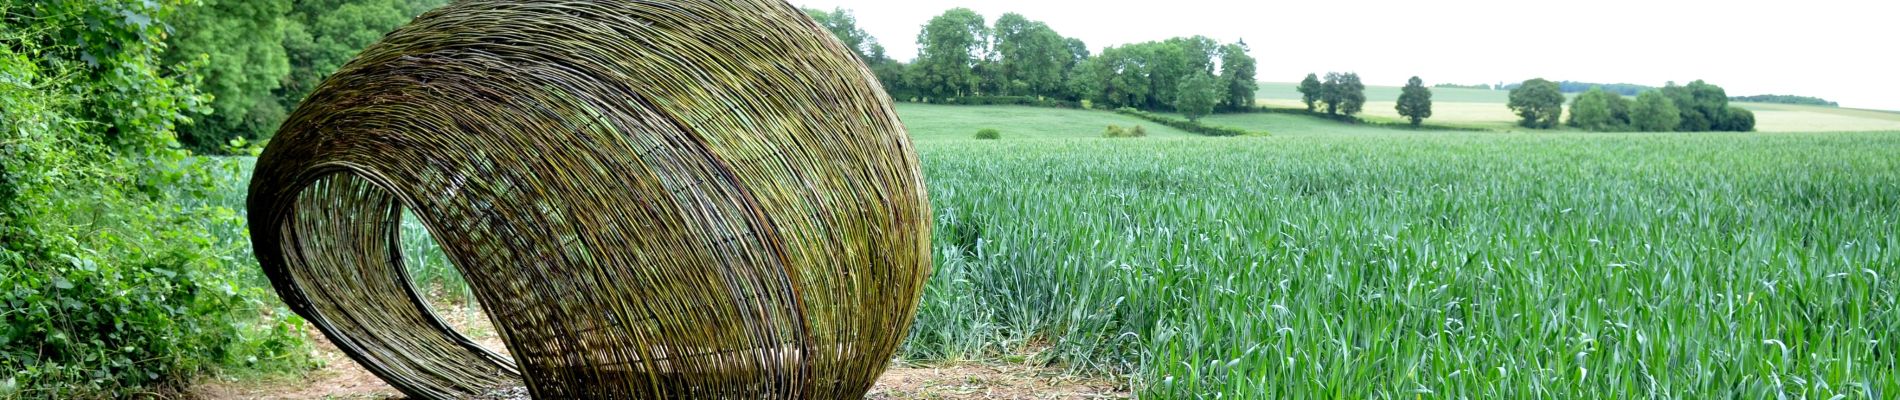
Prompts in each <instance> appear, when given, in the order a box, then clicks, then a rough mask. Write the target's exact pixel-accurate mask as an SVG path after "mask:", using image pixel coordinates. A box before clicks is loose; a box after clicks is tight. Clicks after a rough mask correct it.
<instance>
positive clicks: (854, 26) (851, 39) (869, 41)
mask: <svg viewBox="0 0 1900 400" xmlns="http://www.w3.org/2000/svg"><path fill="white" fill-rule="evenodd" d="M804 10H805V15H808V16H811V19H812V21H815V22H817V23H818V26H822V27H825V30H827V31H831V35H832V36H836V37H837V38H838V41H839V42H844V46H845V47H849V48H851V52H852V53H855V54H857V55H858V60H860V61H864V63H865V64H866V65H876V64H878V63H881V62H885V61H887V60H888V57H885V56H884V45H881V44H878V43H877V38H875V37H871V34H870V33H867V32H865V31H864V30H863V29H859V28H858V17H857V16H856V15H853V14H852V13H851V11H849V10H845V9H843V8H833V9H831V11H824V10H819V9H814V8H806V9H804Z"/></svg>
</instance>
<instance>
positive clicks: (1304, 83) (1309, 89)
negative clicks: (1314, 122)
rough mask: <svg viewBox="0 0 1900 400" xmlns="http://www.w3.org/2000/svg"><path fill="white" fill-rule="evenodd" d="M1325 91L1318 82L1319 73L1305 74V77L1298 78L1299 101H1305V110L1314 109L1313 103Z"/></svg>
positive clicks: (1317, 100)
mask: <svg viewBox="0 0 1900 400" xmlns="http://www.w3.org/2000/svg"><path fill="white" fill-rule="evenodd" d="M1325 93H1326V88H1325V87H1324V84H1322V83H1320V82H1319V74H1306V79H1302V80H1300V102H1302V103H1306V111H1309V112H1311V111H1313V110H1315V109H1316V108H1315V104H1316V103H1318V102H1319V101H1320V97H1321V96H1322V95H1324V94H1325Z"/></svg>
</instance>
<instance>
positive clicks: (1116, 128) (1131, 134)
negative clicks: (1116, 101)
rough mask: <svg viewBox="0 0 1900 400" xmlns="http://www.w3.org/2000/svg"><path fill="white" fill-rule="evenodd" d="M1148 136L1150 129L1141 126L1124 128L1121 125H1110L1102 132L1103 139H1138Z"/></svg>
mask: <svg viewBox="0 0 1900 400" xmlns="http://www.w3.org/2000/svg"><path fill="white" fill-rule="evenodd" d="M1146 136H1148V129H1147V128H1143V127H1141V125H1135V126H1132V127H1127V128H1123V127H1122V126H1121V125H1109V126H1108V129H1105V130H1103V131H1102V137H1105V138H1137V137H1146Z"/></svg>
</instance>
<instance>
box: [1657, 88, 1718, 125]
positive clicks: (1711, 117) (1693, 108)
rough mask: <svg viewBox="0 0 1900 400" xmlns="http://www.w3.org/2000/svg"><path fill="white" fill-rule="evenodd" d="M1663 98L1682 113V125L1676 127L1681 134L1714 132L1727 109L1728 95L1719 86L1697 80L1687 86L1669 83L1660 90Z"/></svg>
mask: <svg viewBox="0 0 1900 400" xmlns="http://www.w3.org/2000/svg"><path fill="white" fill-rule="evenodd" d="M1662 92H1663V95H1664V96H1669V100H1671V101H1674V102H1675V103H1676V108H1677V109H1679V110H1681V111H1682V123H1681V124H1680V125H1677V126H1676V130H1677V131H1681V132H1706V131H1710V130H1714V129H1715V126H1716V124H1718V123H1721V122H1722V117H1723V115H1722V113H1723V111H1725V110H1727V109H1728V94H1727V93H1726V92H1724V91H1723V90H1722V87H1721V86H1715V85H1711V84H1709V83H1708V82H1703V81H1702V80H1700V79H1698V80H1696V81H1695V82H1689V84H1688V85H1687V86H1677V85H1676V84H1675V83H1674V82H1670V83H1669V85H1668V86H1664V87H1663V89H1662Z"/></svg>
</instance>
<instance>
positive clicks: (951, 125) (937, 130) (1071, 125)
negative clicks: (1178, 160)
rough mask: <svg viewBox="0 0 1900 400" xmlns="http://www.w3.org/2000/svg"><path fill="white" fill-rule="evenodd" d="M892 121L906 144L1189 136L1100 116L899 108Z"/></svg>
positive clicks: (1071, 112) (1150, 124) (1034, 109)
mask: <svg viewBox="0 0 1900 400" xmlns="http://www.w3.org/2000/svg"><path fill="white" fill-rule="evenodd" d="M897 115H898V117H899V118H902V119H903V120H904V125H905V127H907V128H909V129H910V136H911V138H912V139H914V140H919V141H927V140H945V139H970V138H971V136H972V135H975V134H976V131H977V130H978V129H983V128H991V129H996V130H1000V131H1002V132H1003V140H1010V139H1059V138H1099V137H1102V131H1103V130H1104V129H1106V128H1108V125H1121V126H1135V125H1140V126H1141V127H1142V128H1145V129H1147V130H1148V136H1151V137H1181V136H1194V134H1192V133H1188V132H1185V131H1182V130H1179V129H1174V128H1169V127H1167V126H1163V125H1161V124H1157V123H1153V122H1149V121H1144V120H1142V119H1140V118H1135V117H1130V116H1126V115H1121V114H1116V113H1112V112H1108V111H1101V110H1068V109H1059V108H1038V107H1023V106H947V105H937V104H918V103H898V104H897Z"/></svg>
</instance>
